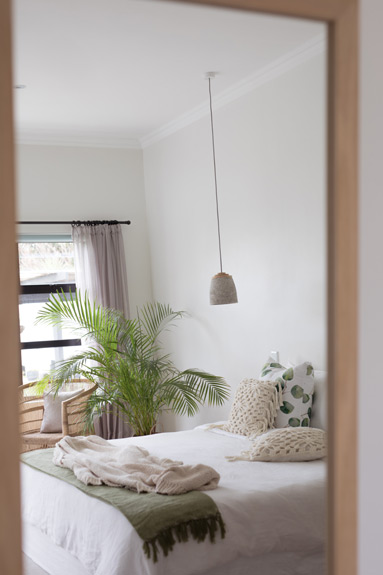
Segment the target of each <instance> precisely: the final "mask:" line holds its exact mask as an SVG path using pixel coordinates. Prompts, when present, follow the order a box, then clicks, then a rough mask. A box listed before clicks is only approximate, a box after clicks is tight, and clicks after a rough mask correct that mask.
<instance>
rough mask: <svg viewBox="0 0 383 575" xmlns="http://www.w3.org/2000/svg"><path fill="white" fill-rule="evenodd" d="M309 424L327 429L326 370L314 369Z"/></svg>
mask: <svg viewBox="0 0 383 575" xmlns="http://www.w3.org/2000/svg"><path fill="white" fill-rule="evenodd" d="M311 425H312V427H317V428H318V429H327V371H318V370H317V369H316V370H315V374H314V396H313V408H312V418H311Z"/></svg>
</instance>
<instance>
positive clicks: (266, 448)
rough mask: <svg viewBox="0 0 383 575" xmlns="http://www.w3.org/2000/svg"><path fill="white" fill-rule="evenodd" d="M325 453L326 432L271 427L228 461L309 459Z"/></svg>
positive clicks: (305, 428) (319, 457)
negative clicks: (271, 428)
mask: <svg viewBox="0 0 383 575" xmlns="http://www.w3.org/2000/svg"><path fill="white" fill-rule="evenodd" d="M326 454H327V445H326V432H325V431H323V429H315V428H307V427H286V428H284V429H273V430H271V431H268V432H267V433H264V434H263V435H261V436H260V437H257V438H256V439H255V440H254V441H253V442H252V446H251V449H249V450H248V451H242V453H241V455H239V456H233V457H228V459H229V460H230V461H237V460H241V459H244V460H247V461H311V460H313V459H322V457H325V456H326Z"/></svg>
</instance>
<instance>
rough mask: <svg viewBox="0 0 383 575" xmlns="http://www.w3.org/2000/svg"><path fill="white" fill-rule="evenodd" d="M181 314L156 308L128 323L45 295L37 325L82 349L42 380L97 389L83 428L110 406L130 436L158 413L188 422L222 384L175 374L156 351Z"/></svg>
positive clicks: (222, 395)
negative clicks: (54, 329)
mask: <svg viewBox="0 0 383 575" xmlns="http://www.w3.org/2000/svg"><path fill="white" fill-rule="evenodd" d="M183 315H184V313H183V312H180V311H173V310H172V309H171V308H170V306H168V305H163V304H160V303H149V304H147V305H145V306H144V307H143V308H142V309H141V310H140V311H139V312H138V315H137V318H136V319H126V318H124V317H123V315H122V314H121V313H120V312H117V311H115V310H112V309H108V308H105V307H103V306H101V305H97V304H96V303H92V302H91V301H90V300H89V298H88V296H87V294H85V296H84V297H82V295H81V293H80V292H77V293H76V294H72V293H69V294H65V293H64V292H63V291H61V292H57V293H56V294H54V295H51V297H50V300H49V301H48V302H47V303H46V304H45V305H44V307H43V308H42V309H41V311H40V312H39V314H38V317H37V321H38V322H43V323H46V324H50V325H56V326H60V327H63V328H70V329H71V330H72V331H73V330H74V331H76V332H77V333H79V335H80V337H82V338H84V340H85V343H86V345H85V347H84V348H83V349H82V350H81V351H80V352H78V353H76V354H75V355H73V356H72V357H70V358H69V359H65V360H64V361H61V362H60V363H59V364H58V365H56V366H55V368H54V369H53V370H52V371H51V372H50V373H49V374H48V376H47V377H48V378H49V381H50V383H51V385H52V387H53V388H54V389H55V390H58V389H59V388H60V387H61V386H62V385H63V384H64V383H65V382H67V381H68V380H70V379H72V378H75V377H78V376H80V377H84V378H86V379H88V380H90V381H92V382H94V383H96V384H97V386H98V388H97V391H96V392H95V393H93V395H91V396H90V398H89V399H88V403H87V409H86V422H85V423H86V425H87V426H88V427H91V426H92V424H93V419H94V416H95V415H97V414H101V413H102V412H103V411H105V410H107V409H108V406H113V405H114V406H118V408H119V410H120V413H121V414H122V416H123V417H125V419H126V421H127V422H128V423H129V425H130V426H131V427H132V429H133V432H134V434H135V435H149V434H150V433H153V432H154V430H155V428H156V424H157V421H158V417H159V414H160V413H161V412H162V411H163V410H171V411H173V412H174V413H176V414H179V415H185V414H186V415H189V416H190V415H194V414H195V413H197V411H198V409H199V406H200V405H202V404H204V403H207V404H209V405H222V404H223V403H224V402H225V401H226V399H228V397H229V386H228V384H227V383H226V382H225V380H224V379H223V378H222V377H219V376H215V375H213V374H211V373H207V372H205V371H201V370H198V369H186V370H183V371H180V370H178V369H177V368H176V366H175V365H174V363H173V361H172V360H171V357H170V355H169V354H166V353H164V352H163V350H162V347H161V342H160V336H161V334H162V333H163V332H164V330H168V329H169V328H171V327H172V326H173V325H174V324H175V322H176V321H177V320H179V319H181V318H182V317H183Z"/></svg>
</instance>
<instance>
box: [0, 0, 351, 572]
mask: <svg viewBox="0 0 383 575" xmlns="http://www.w3.org/2000/svg"><path fill="white" fill-rule="evenodd" d="M174 1H176V2H183V1H184V0H174ZM189 3H191V4H200V5H210V6H217V7H218V6H220V7H226V8H236V9H243V10H248V11H257V12H264V13H269V14H278V15H284V16H292V17H296V18H307V19H314V20H319V21H323V22H325V23H327V24H328V32H329V34H328V37H329V42H328V236H327V237H328V366H329V404H328V407H329V410H328V413H329V461H328V536H327V537H328V547H327V549H328V575H345V574H347V575H356V573H357V551H356V549H357V408H356V406H357V329H358V326H357V240H358V235H357V209H358V202H357V200H358V196H357V192H358V185H357V182H358V129H357V128H358V113H357V110H358V19H359V14H358V0H189ZM10 30H11V19H10V0H2V2H0V186H1V190H0V240H1V241H0V269H1V270H2V274H1V278H0V293H1V299H0V365H1V366H2V373H3V376H2V383H1V396H2V405H3V408H2V412H1V417H0V437H1V438H2V440H1V444H2V473H1V474H0V508H1V510H2V512H1V514H0V572H1V573H7V574H9V575H21V552H20V503H19V466H18V453H19V438H18V411H17V386H18V383H19V382H20V381H21V373H20V356H19V331H18V330H19V327H18V305H17V304H18V302H17V296H18V274H17V259H16V254H15V251H14V248H13V246H14V242H15V234H16V230H15V224H14V222H15V186H14V153H13V126H12V96H13V94H12V93H13V84H12V69H11V61H12V54H11V33H10ZM5 270H6V271H5Z"/></svg>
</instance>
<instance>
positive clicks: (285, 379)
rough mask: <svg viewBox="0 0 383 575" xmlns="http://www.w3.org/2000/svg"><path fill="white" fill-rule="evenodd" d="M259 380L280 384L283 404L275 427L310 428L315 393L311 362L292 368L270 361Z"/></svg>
mask: <svg viewBox="0 0 383 575" xmlns="http://www.w3.org/2000/svg"><path fill="white" fill-rule="evenodd" d="M259 379H262V380H263V379H264V380H268V381H275V382H279V383H280V384H281V386H282V390H283V391H282V395H283V398H282V399H283V402H282V405H281V407H280V409H279V410H278V413H277V417H276V419H275V423H274V427H309V425H310V419H311V411H312V404H313V393H314V384H315V382H314V369H313V366H312V365H311V363H310V362H305V363H301V364H300V365H294V366H291V367H284V366H283V365H281V364H280V363H276V362H273V361H272V360H269V361H268V362H267V363H266V364H265V365H264V366H263V369H262V373H261V376H260V378H259Z"/></svg>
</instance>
